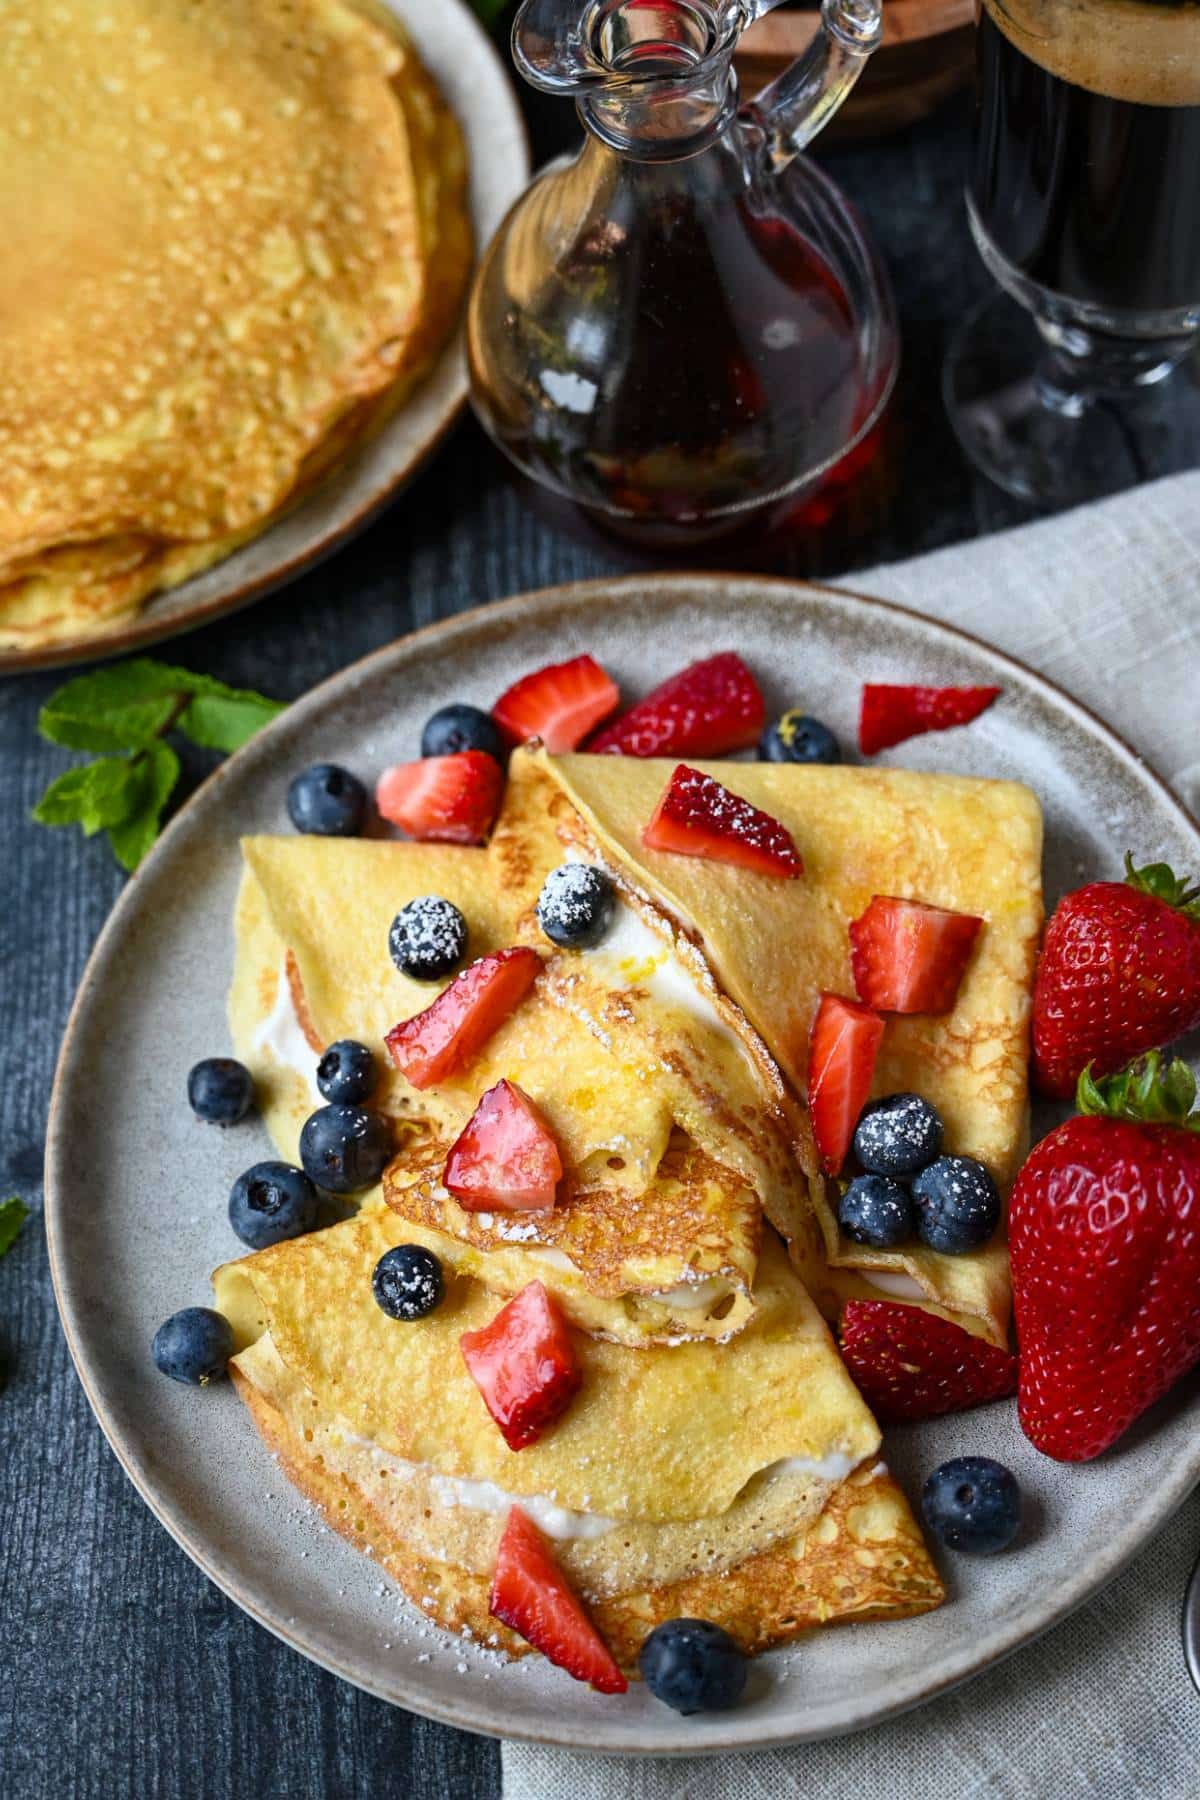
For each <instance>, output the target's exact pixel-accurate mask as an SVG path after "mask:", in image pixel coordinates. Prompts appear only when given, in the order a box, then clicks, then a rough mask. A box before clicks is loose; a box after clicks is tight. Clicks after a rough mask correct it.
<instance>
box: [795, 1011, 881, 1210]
mask: <svg viewBox="0 0 1200 1800" xmlns="http://www.w3.org/2000/svg"><path fill="white" fill-rule="evenodd" d="M882 1037H883V1020H882V1019H881V1018H880V1017H879V1015H878V1013H874V1012H872V1011H871V1009H870V1007H869V1006H860V1005H859V1004H858V1002H857V1001H856V1000H845V999H843V998H842V996H841V994H822V995H821V1002H820V1005H819V1006H818V1007H817V1016H816V1018H815V1019H814V1020H813V1028H812V1037H811V1038H810V1040H809V1047H808V1110H809V1112H810V1113H811V1115H812V1123H813V1136H814V1137H815V1138H816V1140H817V1149H818V1151H819V1152H820V1156H821V1166H822V1168H823V1169H824V1170H825V1173H826V1174H827V1175H836V1174H837V1173H838V1171H839V1170H840V1169H841V1166H842V1164H843V1163H844V1162H845V1160H846V1153H847V1151H848V1150H849V1148H850V1140H851V1138H852V1137H853V1136H854V1128H855V1126H856V1125H857V1124H858V1119H859V1114H860V1113H861V1112H862V1109H863V1107H864V1106H865V1105H866V1103H867V1095H868V1094H869V1093H870V1091H871V1078H872V1076H873V1075H874V1073H875V1059H876V1057H877V1056H878V1055H879V1045H880V1041H881V1039H882Z"/></svg>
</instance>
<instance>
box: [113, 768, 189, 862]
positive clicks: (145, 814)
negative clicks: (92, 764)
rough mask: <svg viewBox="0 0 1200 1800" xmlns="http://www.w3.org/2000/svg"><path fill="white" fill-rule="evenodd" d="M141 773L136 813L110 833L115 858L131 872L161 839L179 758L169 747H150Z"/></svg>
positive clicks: (115, 826)
mask: <svg viewBox="0 0 1200 1800" xmlns="http://www.w3.org/2000/svg"><path fill="white" fill-rule="evenodd" d="M139 772H140V774H141V792H140V795H139V799H138V801H137V805H136V808H135V810H134V811H133V812H132V813H130V814H129V816H128V817H127V818H125V819H124V820H122V822H121V823H120V824H119V825H113V826H110V827H109V832H108V841H109V843H110V844H111V845H112V849H113V855H114V856H115V857H116V859H117V861H118V862H119V863H120V865H121V867H122V868H123V869H128V870H129V871H130V873H132V872H133V870H134V869H136V868H137V866H138V864H139V863H140V862H141V860H142V858H143V856H145V854H146V852H147V850H149V848H150V846H151V844H152V843H153V842H154V840H155V838H156V837H157V836H158V831H159V826H160V824H161V822H162V813H163V808H164V807H165V806H166V804H167V801H168V800H169V799H170V798H171V794H172V791H173V789H174V787H175V783H176V782H177V781H178V780H179V758H178V757H177V756H176V754H175V752H174V750H172V748H171V746H170V744H163V743H154V744H151V745H150V747H149V748H148V749H147V750H146V751H145V753H144V755H143V756H142V757H141V758H139Z"/></svg>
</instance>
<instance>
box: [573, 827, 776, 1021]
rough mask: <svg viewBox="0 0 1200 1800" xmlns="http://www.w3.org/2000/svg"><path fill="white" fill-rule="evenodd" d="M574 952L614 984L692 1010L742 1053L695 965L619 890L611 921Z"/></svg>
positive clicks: (582, 859) (578, 854)
mask: <svg viewBox="0 0 1200 1800" xmlns="http://www.w3.org/2000/svg"><path fill="white" fill-rule="evenodd" d="M563 861H564V863H592V864H594V866H596V867H598V868H603V867H604V865H603V863H601V862H600V861H599V860H598V859H597V858H595V857H590V856H585V855H584V853H583V852H582V851H581V850H575V849H571V850H568V851H567V853H566V855H565V857H564V858H563ZM605 872H606V873H608V872H609V871H607V870H606V871H605ZM577 954H579V955H580V956H585V957H587V958H588V960H589V961H591V962H594V963H595V964H596V966H597V967H598V968H600V969H601V971H602V972H606V973H608V978H609V979H610V980H611V981H612V982H613V985H614V986H617V987H640V988H645V989H647V991H648V992H650V993H651V994H654V995H655V996H656V997H657V998H658V999H660V1000H662V1001H663V1002H664V1004H666V1005H669V1006H676V1007H679V1008H680V1009H681V1010H682V1011H684V1012H689V1013H691V1014H692V1016H693V1018H696V1019H698V1020H699V1021H700V1023H701V1024H702V1025H706V1026H707V1027H708V1029H709V1030H710V1031H715V1032H716V1033H717V1034H718V1036H720V1037H723V1038H727V1039H728V1040H729V1042H730V1043H731V1044H733V1045H734V1046H735V1048H736V1049H737V1050H738V1051H739V1052H740V1053H741V1054H742V1055H743V1056H744V1055H745V1054H746V1047H745V1045H744V1044H743V1043H742V1040H741V1038H739V1037H738V1035H737V1033H736V1032H735V1031H732V1030H731V1029H730V1028H729V1026H728V1025H727V1024H726V1023H725V1021H724V1019H723V1018H722V1017H721V1015H720V1013H719V1012H718V1011H717V1008H716V1006H715V1004H714V1003H713V1000H712V998H711V996H710V995H709V994H707V993H706V992H705V990H704V985H703V978H702V976H701V974H700V971H699V969H697V970H696V971H694V972H693V971H691V970H689V969H688V967H687V966H686V964H685V963H684V961H683V959H682V957H680V955H679V954H678V952H677V951H676V950H675V949H674V947H673V946H672V945H671V944H670V943H668V942H667V941H666V939H665V938H663V937H662V936H660V934H659V933H658V932H656V931H652V930H651V929H650V927H649V926H648V925H647V924H646V922H645V920H644V919H643V918H642V917H641V915H640V913H638V911H637V909H636V908H635V907H633V906H631V905H630V904H629V902H628V901H627V900H624V899H622V898H621V895H620V893H619V892H618V894H617V903H616V908H615V911H614V913H613V922H612V924H611V925H610V926H609V928H608V930H607V931H606V932H605V934H604V937H603V939H602V941H601V942H600V943H599V944H596V945H594V946H593V947H592V948H591V949H590V950H581V951H579V952H578V953H577Z"/></svg>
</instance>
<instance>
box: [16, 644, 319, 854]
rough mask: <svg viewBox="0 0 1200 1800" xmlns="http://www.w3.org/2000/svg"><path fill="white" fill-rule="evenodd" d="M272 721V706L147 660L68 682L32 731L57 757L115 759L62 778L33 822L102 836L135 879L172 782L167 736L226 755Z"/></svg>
mask: <svg viewBox="0 0 1200 1800" xmlns="http://www.w3.org/2000/svg"><path fill="white" fill-rule="evenodd" d="M282 711H283V703H282V702H281V701H278V700H268V699H266V698H265V697H264V696H263V695H262V694H256V693H254V692H253V691H252V690H250V689H248V688H231V687H226V685H225V683H224V682H223V681H216V680H214V679H213V677H212V676H211V675H198V674H196V673H194V672H193V671H192V670H191V669H179V668H175V667H173V666H172V665H171V664H169V663H160V662H155V661H154V660H153V658H151V657H145V656H143V657H136V658H135V659H134V660H133V661H131V662H125V663H117V664H114V665H113V666H112V667H111V668H105V669H97V670H96V671H95V672H94V673H93V674H91V675H80V676H77V677H76V678H75V680H74V681H68V682H67V684H66V686H65V687H61V688H59V689H58V691H57V693H55V694H52V695H51V697H50V699H49V700H47V702H46V704H45V706H43V708H42V710H41V713H40V714H39V715H38V730H39V731H40V732H41V734H42V736H43V737H44V738H48V739H49V740H50V742H51V743H52V744H58V745H60V746H61V747H62V748H63V749H65V750H100V751H107V752H110V753H111V752H118V753H119V754H116V755H114V754H108V755H104V756H100V757H98V758H97V760H96V761H95V762H90V763H83V764H81V765H79V766H77V767H76V768H73V769H67V770H65V771H64V772H63V774H61V775H59V776H57V777H56V778H55V780H53V781H52V782H51V783H50V786H49V787H48V788H47V789H46V791H45V793H44V794H43V795H42V797H41V799H40V800H39V801H38V804H37V805H36V806H35V807H34V809H33V817H34V818H35V819H36V820H37V822H38V823H39V824H40V825H79V826H80V827H82V829H83V832H84V835H85V836H86V837H93V836H95V834H96V833H97V832H99V831H104V832H107V834H108V841H109V843H110V844H111V846H112V850H113V854H114V855H115V857H116V859H117V861H118V862H119V863H120V864H121V867H122V868H123V869H129V870H133V869H136V868H137V865H138V864H139V863H140V862H141V860H142V858H143V856H145V854H146V852H147V851H148V850H149V848H150V846H151V844H153V842H154V840H155V838H156V837H157V836H158V833H159V831H160V829H161V826H162V816H163V812H164V810H165V808H166V805H167V802H168V800H169V799H170V798H171V795H172V793H173V792H174V789H175V784H176V782H177V781H178V780H179V770H180V764H179V757H178V755H177V754H176V752H175V751H174V750H173V749H172V748H171V745H170V744H169V743H167V742H166V737H167V734H168V733H169V732H171V731H177V732H179V733H180V734H181V735H182V736H183V737H185V738H187V739H189V740H190V742H191V743H193V744H196V745H198V746H199V747H200V748H201V749H203V750H220V751H223V752H225V754H227V755H228V754H229V753H230V752H231V751H234V750H239V749H240V748H241V746H242V745H243V744H244V743H246V741H247V740H248V739H249V738H252V737H253V736H254V734H255V732H256V731H259V730H261V728H262V727H263V726H264V725H267V724H269V723H270V721H271V720H272V719H273V718H275V717H276V715H277V714H278V713H280V712H282Z"/></svg>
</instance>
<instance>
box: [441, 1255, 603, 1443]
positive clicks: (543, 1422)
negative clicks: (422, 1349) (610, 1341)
mask: <svg viewBox="0 0 1200 1800" xmlns="http://www.w3.org/2000/svg"><path fill="white" fill-rule="evenodd" d="M458 1344H459V1349H460V1350H461V1351H462V1353H463V1361H464V1362H465V1363H466V1365H467V1368H468V1369H469V1370H470V1372H471V1379H472V1381H473V1382H474V1383H475V1385H476V1387H477V1388H478V1389H479V1391H480V1393H481V1394H482V1395H483V1403H484V1405H485V1406H486V1407H487V1409H488V1411H489V1412H490V1413H491V1415H492V1417H493V1419H495V1421H496V1423H497V1425H498V1426H499V1427H500V1430H501V1432H502V1434H503V1436H504V1441H505V1443H506V1444H507V1445H508V1447H509V1449H510V1450H527V1449H528V1448H529V1446H530V1444H536V1443H537V1441H538V1439H539V1438H540V1437H541V1435H542V1433H543V1432H545V1431H547V1430H548V1429H549V1428H550V1426H551V1425H553V1424H554V1422H555V1420H556V1419H558V1418H559V1417H560V1416H561V1415H562V1414H563V1413H564V1412H565V1411H566V1409H567V1407H568V1406H569V1405H570V1404H571V1401H572V1399H573V1398H574V1396H575V1394H576V1393H577V1392H578V1391H579V1384H580V1382H581V1381H582V1380H583V1376H582V1375H581V1373H580V1370H579V1364H578V1363H577V1362H576V1360H575V1346H574V1344H573V1343H572V1342H571V1334H570V1332H569V1331H568V1330H567V1324H566V1320H565V1319H564V1318H563V1316H562V1314H561V1312H560V1311H559V1310H558V1307H557V1306H556V1305H555V1303H554V1301H553V1300H552V1299H551V1298H550V1296H549V1294H548V1293H547V1292H546V1290H545V1288H544V1287H543V1286H542V1284H541V1282H540V1281H531V1282H530V1283H529V1286H528V1287H523V1288H522V1289H521V1291H520V1293H519V1294H518V1295H517V1296H516V1298H515V1299H513V1300H510V1301H509V1302H508V1305H507V1306H502V1307H501V1308H500V1311H499V1312H498V1313H497V1314H496V1316H495V1318H494V1319H493V1320H492V1322H491V1324H490V1325H484V1326H481V1328H480V1329H479V1330H478V1331H464V1332H463V1334H462V1336H461V1337H460V1338H459V1340H458Z"/></svg>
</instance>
